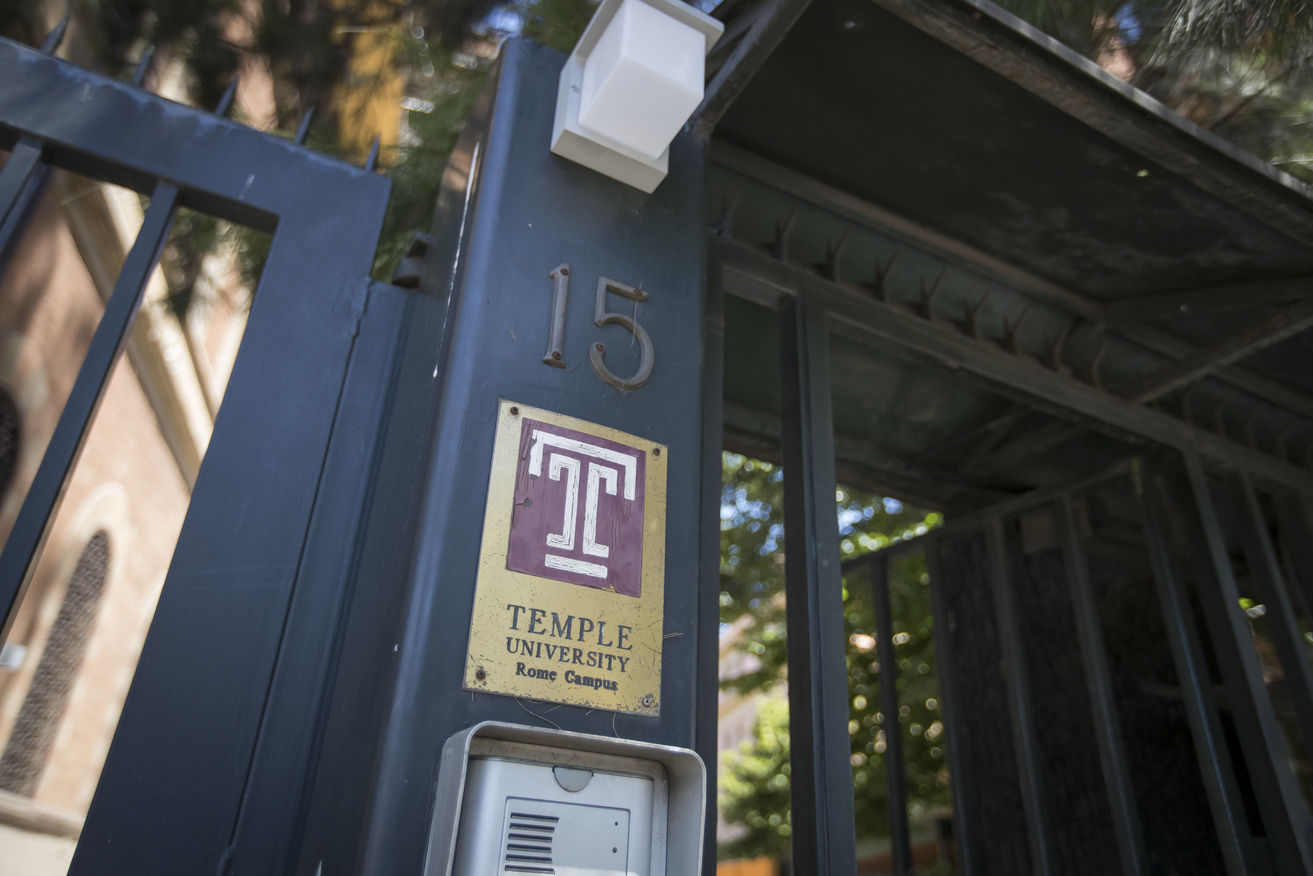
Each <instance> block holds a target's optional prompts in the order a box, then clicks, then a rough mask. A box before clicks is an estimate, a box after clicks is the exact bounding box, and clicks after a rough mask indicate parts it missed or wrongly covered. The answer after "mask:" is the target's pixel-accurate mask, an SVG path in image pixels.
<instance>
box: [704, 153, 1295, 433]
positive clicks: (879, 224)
mask: <svg viewBox="0 0 1313 876" xmlns="http://www.w3.org/2000/svg"><path fill="white" fill-rule="evenodd" d="M711 156H712V161H713V162H715V163H716V164H718V165H720V166H722V167H725V168H727V169H729V170H732V171H734V172H735V173H739V174H742V175H744V176H746V177H748V178H749V179H752V180H754V181H756V182H759V183H761V184H764V185H767V186H769V187H771V188H774V189H776V190H778V191H781V192H783V193H785V194H787V195H790V196H792V197H795V198H797V199H799V200H801V201H804V202H807V203H809V204H814V205H815V206H816V207H817V208H819V209H821V210H824V211H826V212H828V213H832V214H834V215H835V216H837V217H839V218H841V219H845V220H847V221H849V222H853V223H856V224H858V225H861V226H864V227H866V228H870V229H873V230H875V231H878V232H880V233H882V234H887V235H889V236H891V237H894V238H896V239H898V240H901V241H903V242H905V243H908V244H910V245H912V246H915V247H917V248H919V249H922V250H924V251H925V252H927V253H930V254H932V255H935V256H938V257H941V258H944V259H946V260H948V261H953V262H965V263H966V264H967V265H969V266H970V269H971V270H973V271H976V272H978V273H979V274H980V275H981V276H982V277H985V278H988V279H992V280H996V281H998V282H1000V283H1002V284H1004V285H1005V286H1007V287H1008V288H1010V289H1012V290H1014V291H1016V292H1020V293H1021V294H1023V295H1025V296H1027V297H1029V298H1032V299H1034V300H1035V301H1039V302H1043V303H1045V304H1049V305H1052V306H1054V307H1056V308H1059V309H1061V310H1064V311H1066V312H1068V313H1070V314H1073V315H1075V316H1079V317H1081V318H1083V319H1086V320H1089V321H1090V322H1091V323H1092V324H1094V325H1095V326H1096V327H1103V328H1104V330H1110V329H1111V327H1108V326H1106V323H1104V321H1103V320H1104V313H1103V308H1102V306H1101V305H1099V304H1097V303H1096V302H1094V301H1091V300H1090V299H1088V298H1086V297H1085V296H1084V295H1081V294H1080V293H1077V292H1075V291H1073V290H1071V289H1067V288H1066V287H1063V286H1060V285H1058V284H1057V283H1054V282H1052V281H1051V280H1047V279H1045V278H1043V277H1040V276H1039V275H1037V274H1033V273H1031V272H1030V271H1027V270H1026V269H1025V268H1022V267H1019V266H1017V265H1013V264H1011V263H1009V262H1005V261H1003V260H1002V259H1000V258H998V257H997V256H994V255H992V254H990V253H987V252H985V251H983V250H980V249H977V248H976V247H973V246H971V245H970V244H967V243H963V242H962V241H960V240H957V239H956V238H953V237H950V236H949V235H946V234H943V233H942V232H939V231H935V230H933V229H931V228H928V227H926V226H924V225H921V224H919V223H917V222H913V221H911V220H909V219H906V218H904V217H903V216H900V215H898V214H897V213H894V212H893V211H891V210H887V209H885V208H883V207H880V206H878V205H876V204H873V203H871V202H870V201H866V200H863V199H861V198H858V197H856V196H855V195H852V194H849V193H848V192H844V191H841V190H839V189H836V188H833V187H832V186H828V185H826V184H825V183H822V182H820V181H818V180H816V179H814V178H812V177H809V176H807V175H806V174H802V173H799V172H798V171H796V170H792V169H790V168H787V167H784V166H783V165H779V164H776V163H774V162H772V161H769V160H767V159H764V158H762V157H760V156H758V155H755V154H753V153H751V152H748V151H747V150H744V149H740V148H738V147H736V146H731V145H729V144H728V143H722V142H714V143H712V150H711ZM1115 334H1117V335H1118V336H1120V337H1121V338H1123V339H1124V340H1126V341H1129V342H1130V343H1132V344H1134V345H1136V346H1139V347H1141V348H1143V349H1145V350H1148V351H1149V352H1152V353H1155V354H1157V355H1160V356H1165V357H1168V358H1169V359H1184V358H1185V357H1187V356H1189V355H1191V354H1192V353H1194V352H1195V349H1194V347H1193V346H1191V345H1190V344H1188V343H1186V342H1185V341H1182V340H1181V339H1180V338H1177V337H1173V336H1172V335H1169V334H1167V333H1166V332H1163V331H1159V330H1158V329H1155V328H1153V327H1151V326H1147V325H1136V326H1122V327H1117V328H1116V330H1115ZM1214 377H1216V378H1217V379H1219V380H1222V381H1224V382H1226V383H1227V384H1229V385H1231V386H1232V387H1234V388H1236V389H1240V390H1243V391H1244V392H1247V393H1249V394H1250V395H1254V396H1257V397H1259V398H1262V399H1264V400H1265V401H1268V402H1270V403H1272V404H1275V405H1278V406H1280V407H1283V408H1286V409H1287V410H1289V411H1291V412H1292V413H1296V414H1298V415H1300V416H1302V417H1304V418H1306V419H1308V420H1309V421H1310V422H1313V398H1310V397H1309V396H1307V395H1304V394H1303V393H1300V392H1297V391H1295V390H1292V389H1290V388H1289V387H1287V386H1284V385H1282V384H1280V383H1277V382H1276V381H1274V380H1270V379H1268V378H1266V377H1262V376H1260V375H1257V374H1254V373H1252V372H1249V371H1246V370H1244V369H1242V368H1238V367H1236V366H1224V367H1222V368H1218V369H1217V370H1216V371H1215V373H1214Z"/></svg>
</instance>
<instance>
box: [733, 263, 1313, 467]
mask: <svg viewBox="0 0 1313 876" xmlns="http://www.w3.org/2000/svg"><path fill="white" fill-rule="evenodd" d="M711 248H712V251H714V252H715V253H716V254H717V258H718V259H719V261H720V264H721V266H722V268H723V269H724V270H726V271H731V272H735V273H737V274H738V275H740V276H739V277H738V278H737V279H736V282H737V281H738V280H743V281H746V284H749V285H750V284H756V285H758V286H760V287H764V288H762V291H761V294H762V295H763V296H769V295H772V294H774V295H779V294H786V295H797V294H801V293H802V292H804V291H805V293H806V294H807V295H809V296H816V297H817V298H818V299H819V300H820V301H821V302H823V303H824V305H825V307H826V308H827V310H828V311H829V312H830V314H831V323H832V325H833V327H834V330H835V331H842V332H844V333H846V334H851V335H852V336H853V337H855V338H857V339H859V340H862V341H864V342H868V343H869V342H872V341H873V342H875V343H878V344H879V345H880V347H881V349H882V350H885V351H888V352H891V353H897V352H898V351H902V353H903V355H905V356H906V357H907V358H909V359H910V360H912V361H917V362H930V363H936V364H938V365H940V366H941V367H945V368H948V369H951V370H958V371H961V372H964V374H966V375H971V376H974V377H975V378H976V379H978V380H980V381H982V385H983V386H984V387H986V388H987V389H990V390H991V391H993V392H999V393H1001V394H1007V395H1010V396H1011V397H1013V398H1016V399H1025V400H1027V403H1028V404H1029V405H1031V406H1032V407H1035V408H1037V409H1039V410H1043V411H1046V412H1049V413H1053V414H1054V415H1055V416H1059V417H1064V416H1065V417H1072V418H1074V419H1076V420H1077V421H1083V422H1085V423H1088V424H1089V426H1090V428H1091V429H1094V430H1096V431H1102V432H1108V433H1109V434H1112V435H1114V436H1116V437H1118V438H1121V439H1122V440H1131V441H1142V440H1148V441H1151V442H1155V443H1159V444H1165V445H1167V446H1170V447H1176V448H1179V449H1182V450H1189V449H1192V448H1198V450H1199V452H1201V453H1203V454H1205V455H1206V456H1209V457H1213V458H1216V459H1219V460H1223V461H1226V462H1229V463H1231V464H1233V465H1238V466H1241V467H1243V468H1245V469H1247V470H1248V471H1249V472H1251V473H1252V474H1255V475H1258V476H1260V477H1264V478H1267V479H1270V480H1272V481H1275V482H1277V483H1283V484H1287V485H1290V486H1298V487H1300V488H1301V489H1304V490H1306V491H1308V492H1313V472H1310V471H1309V470H1307V469H1304V468H1301V467H1299V466H1296V465H1292V464H1290V463H1288V462H1285V461H1283V460H1280V459H1277V458H1276V457H1273V456H1269V455H1267V454H1265V453H1261V452H1259V451H1256V450H1254V449H1252V448H1249V447H1246V446H1244V445H1242V444H1238V443H1236V442H1234V441H1231V440H1229V439H1227V438H1223V437H1221V436H1219V435H1216V434H1213V433H1212V432H1206V431H1204V430H1202V429H1199V428H1196V427H1194V426H1192V425H1190V424H1189V423H1185V422H1182V421H1181V420H1178V419H1176V418H1175V417H1171V416H1169V415H1167V414H1164V413H1161V412H1159V411H1156V410H1152V409H1149V408H1145V407H1144V406H1142V405H1137V404H1135V403H1134V402H1130V401H1127V400H1126V399H1123V398H1119V397H1117V396H1114V395H1111V394H1110V393H1107V392H1103V391H1102V390H1099V389H1096V388H1095V387H1092V386H1089V385H1088V384H1084V383H1080V382H1078V381H1076V380H1073V379H1070V378H1068V377H1065V376H1063V375H1061V374H1059V373H1057V372H1055V371H1052V370H1050V369H1048V368H1045V367H1043V366H1041V365H1040V364H1038V363H1037V362H1035V361H1034V360H1031V359H1029V358H1026V357H1022V356H1014V355H1012V354H1010V353H1007V352H1005V351H1003V350H1001V349H999V347H998V346H997V345H995V344H991V343H982V342H980V341H977V340H975V339H974V338H970V337H968V336H966V335H964V334H962V333H961V332H959V331H957V330H956V329H954V328H952V327H950V326H945V325H943V324H940V323H933V322H930V321H928V320H925V319H923V318H921V317H920V316H918V315H916V314H915V313H912V312H909V311H908V310H906V309H903V308H900V307H897V306H895V305H891V304H888V303H886V302H882V301H877V300H875V299H874V298H872V297H871V296H870V295H868V294H866V292H865V291H864V290H862V289H860V288H858V287H855V286H850V285H848V284H844V283H835V282H832V281H829V280H826V279H824V278H823V277H821V276H819V275H817V274H815V273H813V272H812V271H809V270H807V269H805V268H802V267H799V266H797V265H793V264H789V263H787V262H782V261H779V260H777V259H774V258H772V257H771V256H770V255H769V254H767V253H764V252H762V251H761V250H759V249H757V248H755V247H751V246H748V245H746V244H743V243H738V242H735V241H725V240H712V242H711Z"/></svg>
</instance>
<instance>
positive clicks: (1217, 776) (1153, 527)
mask: <svg viewBox="0 0 1313 876" xmlns="http://www.w3.org/2000/svg"><path fill="white" fill-rule="evenodd" d="M1133 488H1134V494H1135V502H1136V510H1137V511H1138V512H1139V515H1140V525H1141V527H1142V528H1143V530H1144V536H1145V545H1146V547H1147V548H1148V551H1149V562H1150V565H1151V567H1152V570H1153V581H1154V586H1155V588H1156V589H1157V591H1158V601H1159V603H1160V605H1161V606H1162V611H1163V626H1164V627H1165V628H1166V630H1167V643H1168V645H1169V646H1170V648H1171V651H1172V660H1173V662H1174V664H1175V666H1176V677H1177V679H1178V681H1179V682H1180V685H1181V698H1182V702H1183V705H1184V706H1185V716H1186V720H1187V721H1188V722H1189V724H1190V735H1191V737H1192V738H1193V739H1194V750H1195V756H1196V757H1197V758H1198V760H1199V777H1200V779H1201V780H1202V781H1203V785H1204V793H1205V794H1206V795H1207V796H1208V804H1209V809H1210V810H1211V812H1212V815H1213V827H1214V829H1215V830H1216V831H1217V844H1218V846H1219V847H1220V848H1221V851H1222V861H1223V863H1224V864H1225V865H1226V871H1227V873H1229V874H1231V876H1242V874H1245V873H1248V872H1249V867H1248V864H1247V859H1248V858H1249V857H1250V855H1251V854H1252V852H1251V850H1250V841H1249V834H1248V827H1247V819H1246V815H1245V808H1244V803H1243V801H1242V800H1241V798H1240V791H1239V789H1238V788H1237V787H1236V779H1235V771H1234V767H1233V766H1232V764H1231V756H1230V753H1229V751H1228V749H1227V743H1226V738H1225V736H1224V735H1223V733H1222V727H1221V724H1220V722H1219V720H1218V716H1217V705H1216V703H1215V701H1214V699H1213V688H1212V684H1211V683H1210V681H1209V678H1208V667H1207V664H1206V663H1205V660H1204V655H1203V649H1202V648H1201V647H1200V642H1199V633H1198V631H1197V630H1196V628H1195V624H1194V621H1193V619H1192V618H1191V611H1190V599H1189V596H1188V595H1187V594H1186V593H1185V590H1184V588H1183V587H1182V586H1181V582H1180V580H1179V579H1178V577H1177V575H1176V570H1175V569H1174V568H1173V565H1174V564H1173V561H1172V556H1171V552H1170V550H1169V548H1168V545H1167V536H1166V533H1165V532H1164V529H1163V521H1164V520H1165V519H1167V513H1168V512H1167V508H1166V506H1165V505H1164V503H1163V501H1162V498H1161V497H1160V496H1159V494H1158V489H1157V483H1156V477H1155V473H1154V472H1153V471H1152V470H1151V469H1149V468H1148V466H1145V465H1137V466H1136V468H1135V471H1134V476H1133Z"/></svg>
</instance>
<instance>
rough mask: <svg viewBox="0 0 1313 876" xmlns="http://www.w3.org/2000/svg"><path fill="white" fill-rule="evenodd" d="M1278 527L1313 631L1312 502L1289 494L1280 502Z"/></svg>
mask: <svg viewBox="0 0 1313 876" xmlns="http://www.w3.org/2000/svg"><path fill="white" fill-rule="evenodd" d="M1277 525H1278V526H1279V527H1280V529H1281V542H1282V544H1283V545H1284V546H1285V548H1286V550H1287V551H1289V554H1290V562H1291V563H1292V564H1294V567H1295V568H1294V573H1295V583H1296V585H1297V586H1298V589H1299V594H1300V595H1301V596H1302V597H1303V599H1302V600H1301V601H1302V602H1303V609H1304V622H1305V623H1306V624H1308V625H1309V626H1310V627H1313V515H1310V514H1309V507H1308V498H1307V497H1305V496H1303V495H1300V494H1299V493H1293V492H1292V493H1289V494H1287V495H1285V496H1281V497H1280V498H1278V499H1277Z"/></svg>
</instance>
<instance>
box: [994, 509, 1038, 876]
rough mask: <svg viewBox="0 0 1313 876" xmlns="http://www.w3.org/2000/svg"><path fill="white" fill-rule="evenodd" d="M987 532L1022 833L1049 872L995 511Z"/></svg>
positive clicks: (1021, 663)
mask: <svg viewBox="0 0 1313 876" xmlns="http://www.w3.org/2000/svg"><path fill="white" fill-rule="evenodd" d="M986 538H987V539H988V544H989V570H990V579H991V584H992V589H993V592H994V612H995V614H997V615H998V634H999V639H1000V641H1001V644H1002V650H1003V665H1004V667H1005V669H1006V675H1007V683H1008V705H1009V706H1010V707H1011V712H1012V742H1013V746H1014V747H1015V748H1016V752H1017V768H1018V769H1019V770H1020V772H1021V775H1020V777H1019V779H1020V781H1019V783H1018V784H1019V786H1020V788H1021V802H1022V806H1023V807H1024V808H1025V810H1026V825H1027V827H1028V828H1029V830H1028V831H1027V833H1028V835H1029V837H1030V856H1031V867H1032V868H1033V870H1034V872H1036V873H1052V872H1053V852H1052V846H1051V844H1050V841H1049V825H1048V812H1047V811H1046V810H1045V808H1044V787H1043V786H1044V780H1043V776H1042V775H1041V772H1040V770H1041V766H1040V751H1039V740H1038V739H1037V738H1036V736H1035V725H1034V721H1033V718H1032V716H1033V715H1034V711H1033V709H1032V708H1031V696H1030V673H1029V672H1028V671H1027V669H1026V651H1025V647H1024V645H1023V643H1022V640H1021V622H1020V619H1019V618H1018V616H1017V605H1016V595H1015V593H1013V588H1012V569H1011V564H1010V563H1009V562H1008V554H1007V539H1006V537H1005V535H1004V532H1003V518H1002V517H995V518H993V519H992V520H991V521H990V522H989V523H988V524H987V525H986Z"/></svg>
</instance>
